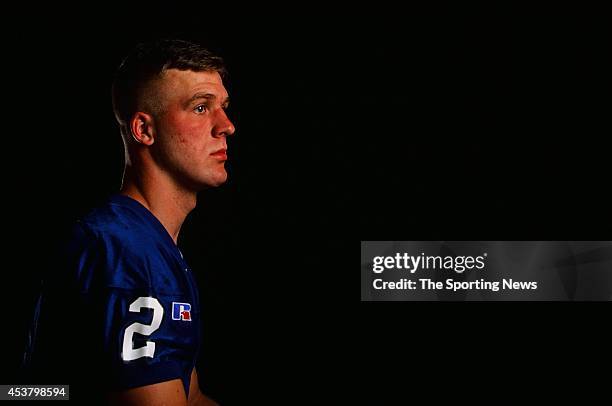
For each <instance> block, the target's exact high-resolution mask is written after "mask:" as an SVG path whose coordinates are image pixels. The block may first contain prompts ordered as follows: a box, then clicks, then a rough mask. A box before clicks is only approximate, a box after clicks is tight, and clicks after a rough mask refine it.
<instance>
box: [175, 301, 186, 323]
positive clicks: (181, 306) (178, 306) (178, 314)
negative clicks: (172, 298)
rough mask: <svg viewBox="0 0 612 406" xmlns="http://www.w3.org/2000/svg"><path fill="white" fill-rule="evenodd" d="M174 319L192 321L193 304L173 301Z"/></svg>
mask: <svg viewBox="0 0 612 406" xmlns="http://www.w3.org/2000/svg"><path fill="white" fill-rule="evenodd" d="M172 320H186V321H191V305H190V304H189V303H180V302H172Z"/></svg>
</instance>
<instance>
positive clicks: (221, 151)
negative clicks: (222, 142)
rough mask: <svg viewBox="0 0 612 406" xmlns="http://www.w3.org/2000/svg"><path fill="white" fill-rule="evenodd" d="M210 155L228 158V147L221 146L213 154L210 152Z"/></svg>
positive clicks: (223, 158)
mask: <svg viewBox="0 0 612 406" xmlns="http://www.w3.org/2000/svg"><path fill="white" fill-rule="evenodd" d="M210 156H212V157H213V158H217V159H221V160H227V149H225V148H221V149H219V150H217V151H215V152H213V153H212V154H210Z"/></svg>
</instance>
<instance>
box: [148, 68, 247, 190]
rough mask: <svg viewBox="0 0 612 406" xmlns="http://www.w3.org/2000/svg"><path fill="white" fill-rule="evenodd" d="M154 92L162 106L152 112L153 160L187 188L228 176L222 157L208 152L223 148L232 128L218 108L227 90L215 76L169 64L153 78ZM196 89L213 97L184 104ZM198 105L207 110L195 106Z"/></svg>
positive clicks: (218, 181)
mask: <svg viewBox="0 0 612 406" xmlns="http://www.w3.org/2000/svg"><path fill="white" fill-rule="evenodd" d="M157 93H158V97H159V99H158V100H160V101H161V111H160V112H159V113H158V114H155V116H154V121H155V131H156V133H155V142H154V144H153V145H151V153H152V156H153V159H155V161H156V162H157V164H158V165H159V166H160V167H161V168H162V169H163V170H165V171H168V172H170V173H171V174H172V175H173V178H175V179H177V180H178V181H179V182H181V183H182V184H183V186H185V187H187V188H188V189H190V190H194V191H198V190H202V189H205V188H208V187H215V186H219V185H221V184H223V183H224V182H225V181H226V180H227V172H226V170H225V160H223V159H219V158H218V157H213V156H211V155H210V154H211V153H213V152H215V151H218V150H219V149H227V142H226V137H227V136H229V135H231V134H233V133H234V131H235V129H234V125H233V124H232V122H231V121H230V120H229V118H228V117H227V115H226V113H225V110H224V109H223V107H222V103H223V102H224V100H225V99H227V97H228V94H227V90H226V89H225V87H224V86H223V82H222V79H221V77H220V75H219V74H218V73H216V72H193V71H180V70H177V69H169V70H168V71H166V72H165V73H164V75H163V76H162V78H161V79H160V80H159V81H158V91H157ZM196 93H207V94H212V95H214V96H215V98H214V99H213V100H209V101H203V100H201V99H200V100H196V101H193V102H192V103H188V101H189V99H190V98H191V97H192V96H193V95H194V94H196ZM202 104H205V105H206V106H207V110H206V111H204V112H200V111H196V106H199V105H202Z"/></svg>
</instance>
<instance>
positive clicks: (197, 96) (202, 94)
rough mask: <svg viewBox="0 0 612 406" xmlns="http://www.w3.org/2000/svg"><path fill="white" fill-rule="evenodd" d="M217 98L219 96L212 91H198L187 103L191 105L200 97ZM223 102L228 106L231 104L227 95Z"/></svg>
mask: <svg viewBox="0 0 612 406" xmlns="http://www.w3.org/2000/svg"><path fill="white" fill-rule="evenodd" d="M216 98H217V96H216V95H214V94H212V93H196V94H194V95H193V96H191V98H190V99H189V100H188V101H187V105H190V104H191V103H193V102H194V101H196V100H198V99H206V100H215V99H216ZM221 104H222V105H224V106H227V105H228V104H229V97H226V98H225V99H224V100H223V102H222V103H221Z"/></svg>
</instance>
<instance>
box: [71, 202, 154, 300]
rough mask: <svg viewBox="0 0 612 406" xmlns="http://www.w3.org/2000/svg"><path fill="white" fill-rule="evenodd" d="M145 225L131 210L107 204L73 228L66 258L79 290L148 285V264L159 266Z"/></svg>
mask: <svg viewBox="0 0 612 406" xmlns="http://www.w3.org/2000/svg"><path fill="white" fill-rule="evenodd" d="M147 221H148V219H147V218H146V216H143V215H142V213H140V212H139V211H138V210H135V208H134V207H130V206H128V205H122V204H117V203H116V202H115V201H113V200H109V201H107V202H105V203H104V204H102V205H100V206H98V207H96V208H95V209H93V210H91V211H90V212H89V213H88V214H86V215H85V216H83V217H82V218H81V219H79V220H78V221H77V222H76V223H75V224H74V226H73V227H72V229H71V231H70V234H69V237H68V239H67V244H66V245H65V250H66V252H65V254H66V257H67V258H68V260H69V261H71V268H72V269H74V270H75V271H76V272H77V275H76V276H77V278H78V280H79V284H80V285H81V287H82V288H84V289H88V288H89V286H90V285H91V284H100V283H102V284H104V285H106V286H109V287H118V288H134V287H147V286H148V285H150V280H151V278H150V272H151V269H150V268H151V264H154V263H156V262H159V256H160V251H159V249H157V247H156V244H157V243H156V240H155V237H154V234H153V233H151V229H150V225H149V224H148V223H147Z"/></svg>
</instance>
